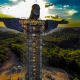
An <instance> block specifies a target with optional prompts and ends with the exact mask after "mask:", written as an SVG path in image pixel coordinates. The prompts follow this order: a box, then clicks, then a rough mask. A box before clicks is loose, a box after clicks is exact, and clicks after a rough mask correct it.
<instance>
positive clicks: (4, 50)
mask: <svg viewBox="0 0 80 80" xmlns="http://www.w3.org/2000/svg"><path fill="white" fill-rule="evenodd" d="M10 50H11V51H12V52H14V53H15V54H16V55H17V56H18V57H19V58H20V59H22V58H23V57H25V53H26V37H25V35H23V34H21V33H14V32H12V31H9V32H2V31H0V63H3V62H4V61H6V60H7V59H8V54H9V52H10Z"/></svg>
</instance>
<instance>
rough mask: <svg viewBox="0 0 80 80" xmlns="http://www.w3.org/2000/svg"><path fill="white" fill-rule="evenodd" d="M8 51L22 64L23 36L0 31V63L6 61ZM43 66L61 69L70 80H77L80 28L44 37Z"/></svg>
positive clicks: (79, 55) (68, 29)
mask: <svg viewBox="0 0 80 80" xmlns="http://www.w3.org/2000/svg"><path fill="white" fill-rule="evenodd" d="M9 50H11V51H12V52H13V53H14V54H15V55H17V57H18V58H19V59H20V60H21V62H23V61H24V60H23V57H25V54H24V53H26V36H25V34H22V33H14V32H12V31H9V32H2V31H0V63H3V62H5V61H6V60H8V54H9ZM43 65H45V66H51V67H56V68H60V69H63V70H65V71H67V72H68V73H69V75H70V78H71V80H75V79H76V78H77V80H79V79H80V77H79V75H80V72H79V71H80V28H65V29H61V30H59V31H56V32H52V33H50V34H48V35H44V36H43ZM75 74H76V75H75Z"/></svg>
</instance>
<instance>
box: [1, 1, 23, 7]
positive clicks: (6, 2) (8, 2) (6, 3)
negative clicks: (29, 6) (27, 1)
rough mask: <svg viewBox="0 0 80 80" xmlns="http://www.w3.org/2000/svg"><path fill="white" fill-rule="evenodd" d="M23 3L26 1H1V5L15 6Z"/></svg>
mask: <svg viewBox="0 0 80 80" xmlns="http://www.w3.org/2000/svg"><path fill="white" fill-rule="evenodd" d="M22 1H24V0H0V5H2V6H3V5H7V6H14V5H17V4H19V3H20V2H22Z"/></svg>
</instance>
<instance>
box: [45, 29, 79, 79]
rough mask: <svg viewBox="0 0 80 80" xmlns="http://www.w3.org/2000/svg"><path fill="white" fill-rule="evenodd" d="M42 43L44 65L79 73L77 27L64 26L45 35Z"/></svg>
mask: <svg viewBox="0 0 80 80" xmlns="http://www.w3.org/2000/svg"><path fill="white" fill-rule="evenodd" d="M43 43H44V45H43V57H44V58H45V64H46V63H47V64H46V65H49V66H53V67H58V68H62V69H64V70H66V71H67V72H71V73H75V74H77V73H78V74H79V75H80V29H79V28H66V29H63V30H61V31H58V32H54V33H51V34H48V35H45V36H43ZM73 75H74V74H73ZM72 80H73V79H72Z"/></svg>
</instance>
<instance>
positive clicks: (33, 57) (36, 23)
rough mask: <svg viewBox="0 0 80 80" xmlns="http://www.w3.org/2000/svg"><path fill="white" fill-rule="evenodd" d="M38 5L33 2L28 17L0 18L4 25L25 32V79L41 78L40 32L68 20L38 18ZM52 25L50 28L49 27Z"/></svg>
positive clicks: (39, 79) (38, 79)
mask: <svg viewBox="0 0 80 80" xmlns="http://www.w3.org/2000/svg"><path fill="white" fill-rule="evenodd" d="M39 16H40V7H39V5H38V4H34V5H33V6H32V9H31V14H30V17H29V19H19V18H0V21H3V22H4V24H5V25H6V27H8V28H12V29H16V30H18V31H20V32H23V31H24V30H25V31H26V34H27V75H26V76H27V77H26V80H42V32H43V31H47V30H49V31H50V30H52V29H54V28H56V27H57V26H58V24H67V23H68V21H65V20H61V21H52V20H39ZM51 27H52V28H51Z"/></svg>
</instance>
